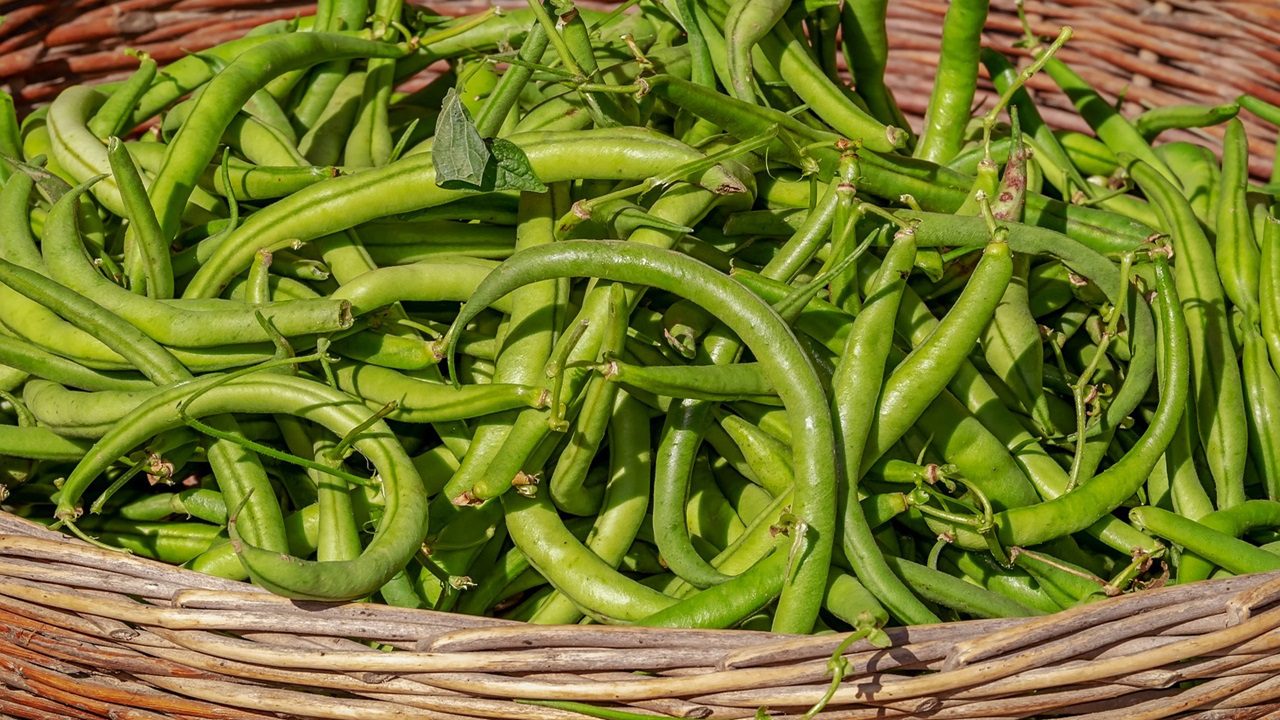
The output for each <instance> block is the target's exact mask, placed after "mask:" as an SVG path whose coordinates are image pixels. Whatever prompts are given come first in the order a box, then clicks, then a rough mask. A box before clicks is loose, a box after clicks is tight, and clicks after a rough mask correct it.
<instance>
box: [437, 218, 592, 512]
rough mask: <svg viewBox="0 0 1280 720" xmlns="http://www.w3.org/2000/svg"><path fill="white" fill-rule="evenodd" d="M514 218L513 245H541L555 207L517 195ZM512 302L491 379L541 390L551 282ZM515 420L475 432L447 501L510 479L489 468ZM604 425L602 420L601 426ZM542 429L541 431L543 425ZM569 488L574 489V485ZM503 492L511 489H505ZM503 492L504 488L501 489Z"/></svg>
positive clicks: (551, 327) (552, 323)
mask: <svg viewBox="0 0 1280 720" xmlns="http://www.w3.org/2000/svg"><path fill="white" fill-rule="evenodd" d="M517 217H518V218H519V220H520V224H519V225H518V227H517V229H516V244H517V245H519V246H520V247H521V248H525V247H535V246H539V245H544V244H547V243H550V242H552V241H553V240H554V238H555V235H554V230H553V224H554V217H555V208H554V207H553V201H552V197H551V195H550V194H549V193H547V194H531V193H522V195H521V200H520V205H519V209H518V212H517ZM473 289H474V288H473ZM469 295H470V293H468V297H469ZM517 298H519V300H520V302H518V303H516V302H515V300H516V299H517ZM459 299H466V298H465V297H463V298H459ZM512 301H513V302H512V306H511V308H509V309H510V311H511V316H510V318H509V320H508V327H509V328H510V330H509V335H508V337H507V338H506V340H505V341H504V343H503V345H504V347H503V349H502V350H501V352H500V353H499V355H498V371H497V378H496V379H497V380H499V381H503V382H514V383H521V384H529V385H541V384H543V383H544V382H545V380H546V378H545V373H544V369H545V367H546V364H547V362H548V361H549V360H550V358H551V357H552V352H553V348H554V346H555V335H556V329H557V326H556V318H555V313H554V307H555V305H556V302H557V291H556V286H555V283H553V282H543V283H540V284H537V285H530V286H527V287H522V288H520V289H519V291H517V293H513V297H512ZM559 402H560V399H559V398H558V397H555V396H553V395H552V394H550V393H549V396H548V404H549V405H551V406H552V407H553V409H554V406H555V405H556V403H559ZM606 410H608V411H609V412H610V414H611V412H612V403H611V402H609V403H605V404H604V407H603V408H601V407H595V411H597V412H599V413H601V414H603V413H604V411H606ZM519 417H520V414H518V413H512V414H505V415H500V416H497V417H495V418H491V419H489V420H488V421H486V422H482V423H480V424H479V425H478V426H477V427H476V432H475V450H472V451H469V452H468V453H467V455H466V456H465V457H463V458H462V465H461V466H460V467H459V469H458V472H457V473H455V474H454V475H453V477H451V478H450V480H449V483H448V485H446V487H445V493H446V495H447V496H448V497H449V499H450V500H453V501H455V502H456V499H457V498H459V497H460V496H462V495H464V494H465V493H470V492H473V488H474V486H475V485H476V484H477V483H478V482H479V478H480V477H482V476H485V475H488V476H489V477H491V478H493V479H494V481H495V482H502V481H506V482H509V481H510V480H511V479H512V477H513V476H514V474H515V472H514V471H513V472H512V473H511V474H510V475H508V476H506V477H501V476H497V475H495V474H494V473H493V471H492V470H490V465H491V463H492V461H493V460H494V459H495V456H496V455H497V454H499V453H501V452H503V446H504V444H505V442H506V440H507V439H508V437H509V436H510V434H511V432H512V430H513V426H514V424H515V423H516V421H517V420H518V418H519ZM606 422H607V421H604V420H601V425H603V424H605V423H606ZM541 425H542V426H545V421H544V422H543V423H541ZM597 429H600V428H599V426H597ZM512 459H513V461H514V462H518V463H521V464H522V463H523V458H519V459H517V458H514V457H513V458H512ZM520 469H521V467H520V466H519V465H517V466H516V467H515V470H517V471H518V470H520ZM566 469H567V468H566ZM581 469H582V470H583V471H584V472H583V473H582V474H581V475H580V477H581V479H582V480H584V481H585V478H586V474H585V470H586V468H581ZM564 480H565V477H564V476H563V475H562V476H561V477H560V479H559V482H557V483H556V485H557V487H556V489H555V490H552V491H550V492H551V493H553V495H552V497H553V498H554V497H561V498H562V499H563V495H562V494H561V493H560V492H559V490H560V486H563V485H564V484H565V482H564ZM569 484H570V485H573V484H574V483H569ZM506 487H510V486H509V485H507V486H506ZM505 489H506V488H505V487H504V488H503V490H505ZM584 500H587V501H588V503H589V502H590V498H589V497H588V498H584ZM574 507H575V508H579V509H580V506H579V504H578V503H574Z"/></svg>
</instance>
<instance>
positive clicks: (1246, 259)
mask: <svg viewBox="0 0 1280 720" xmlns="http://www.w3.org/2000/svg"><path fill="white" fill-rule="evenodd" d="M1248 179H1249V145H1248V140H1247V138H1246V137H1245V133H1244V123H1242V122H1241V121H1240V120H1238V119H1232V120H1231V121H1229V122H1228V123H1227V132H1226V135H1225V136H1224V137H1223V139H1222V175H1221V177H1220V179H1219V185H1218V188H1219V189H1218V213H1217V217H1216V218H1215V220H1216V221H1217V222H1216V225H1215V228H1216V230H1217V236H1218V237H1217V243H1216V244H1215V245H1214V251H1215V258H1216V259H1217V262H1218V275H1219V276H1220V277H1221V278H1222V289H1223V290H1225V291H1226V293H1227V298H1229V299H1230V300H1231V303H1232V304H1233V305H1235V306H1236V307H1238V308H1240V309H1241V310H1242V311H1243V312H1244V316H1245V320H1247V321H1248V322H1250V323H1256V322H1258V320H1259V316H1258V313H1259V310H1258V298H1259V294H1258V283H1259V275H1258V268H1259V265H1260V263H1261V258H1260V256H1259V252H1258V244H1257V242H1256V240H1255V238H1254V237H1253V225H1252V223H1251V222H1250V216H1249V208H1248V206H1247V205H1246V204H1245V190H1246V186H1247V184H1248Z"/></svg>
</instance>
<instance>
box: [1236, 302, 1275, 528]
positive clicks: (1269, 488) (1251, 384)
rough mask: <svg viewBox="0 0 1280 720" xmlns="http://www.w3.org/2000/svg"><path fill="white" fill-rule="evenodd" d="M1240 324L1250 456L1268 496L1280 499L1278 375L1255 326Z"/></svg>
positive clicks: (1247, 323)
mask: <svg viewBox="0 0 1280 720" xmlns="http://www.w3.org/2000/svg"><path fill="white" fill-rule="evenodd" d="M1242 325H1243V326H1244V329H1243V330H1242V331H1241V334H1242V335H1243V336H1244V338H1243V344H1244V371H1243V373H1242V376H1243V379H1244V389H1245V405H1246V407H1247V408H1248V410H1249V415H1248V420H1249V439H1248V443H1249V455H1250V457H1252V458H1253V463H1254V466H1255V467H1256V468H1257V470H1258V474H1259V475H1260V476H1261V477H1262V479H1263V482H1264V483H1265V486H1266V493H1267V497H1269V498H1271V499H1272V500H1277V499H1280V377H1277V376H1276V371H1275V370H1274V369H1273V368H1272V366H1271V363H1270V362H1269V361H1268V359H1267V344H1266V341H1265V340H1263V339H1262V335H1260V334H1259V333H1258V330H1257V328H1256V327H1255V326H1254V324H1253V323H1252V322H1248V321H1246V322H1244V323H1242ZM1223 509H1225V508H1223Z"/></svg>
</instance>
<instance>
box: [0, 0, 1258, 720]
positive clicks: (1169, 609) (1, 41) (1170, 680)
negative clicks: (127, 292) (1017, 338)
mask: <svg viewBox="0 0 1280 720" xmlns="http://www.w3.org/2000/svg"><path fill="white" fill-rule="evenodd" d="M517 4H518V3H517ZM310 7H311V4H310V3H302V2H290V1H284V2H251V1H250V0H180V1H179V2H174V1H173V0H124V1H123V2H117V3H108V2H103V0H61V1H60V2H49V3H7V4H0V14H4V15H5V16H6V21H5V22H4V24H3V25H0V83H3V84H4V86H5V87H6V88H7V89H8V90H10V91H11V92H12V93H13V94H14V95H15V97H16V98H17V99H18V100H19V102H20V104H22V105H24V106H27V107H29V106H31V105H34V104H39V103H42V102H47V101H48V100H49V99H51V98H52V97H53V96H54V95H56V93H57V92H58V91H60V90H61V89H62V88H64V87H66V86H67V85H68V84H72V83H80V82H87V81H96V80H102V79H108V78H114V77H118V76H120V75H122V74H124V73H127V72H129V71H130V70H131V69H132V68H133V67H134V66H135V65H136V60H134V59H132V58H130V57H129V56H127V55H125V54H123V53H122V52H120V50H121V48H123V47H130V48H136V49H138V50H143V51H146V52H148V53H149V54H151V55H152V56H153V57H154V58H156V59H157V60H158V61H160V62H162V63H163V62H165V61H168V60H171V59H173V58H175V57H177V56H178V55H180V54H185V53H188V52H192V51H198V50H200V49H203V48H205V47H209V46H211V45H214V44H217V43H219V42H223V41H226V40H228V39H231V38H233V37H236V36H239V35H240V34H242V33H243V32H244V31H245V30H247V29H248V28H249V27H251V26H253V25H256V24H259V23H261V22H264V21H267V20H272V19H281V18H291V17H294V16H297V15H299V14H302V13H304V12H307V11H309V8H310ZM478 7H479V4H478V3H475V2H470V1H469V2H460V3H454V2H442V3H438V4H437V5H436V7H435V9H436V10H438V11H442V12H446V13H450V14H460V13H464V12H471V11H474V10H476V9H477V8H478ZM1027 9H1028V11H1029V13H1030V16H1031V19H1032V22H1033V25H1034V28H1035V30H1036V31H1037V32H1039V33H1041V34H1043V35H1052V34H1053V33H1055V32H1056V31H1057V29H1058V28H1059V27H1060V26H1061V25H1064V24H1070V25H1072V26H1073V27H1074V28H1075V29H1076V39H1075V40H1073V41H1072V43H1071V44H1070V45H1069V46H1068V48H1067V49H1065V50H1064V51H1063V55H1062V57H1063V58H1064V59H1065V60H1067V62H1069V63H1070V64H1071V65H1072V66H1073V67H1075V68H1076V69H1077V70H1078V71H1079V72H1080V73H1081V74H1082V75H1084V76H1085V77H1086V79H1087V80H1089V81H1090V82H1091V83H1093V84H1094V85H1095V86H1097V87H1098V88H1099V89H1100V90H1102V91H1103V92H1104V93H1107V94H1109V95H1111V96H1113V97H1119V96H1123V97H1124V103H1123V105H1122V107H1123V109H1124V110H1125V112H1126V113H1127V114H1136V113H1137V112H1140V111H1141V110H1142V109H1143V108H1145V107H1148V106H1151V105H1154V104H1161V105H1163V104H1170V103H1176V102H1202V103H1212V102H1220V101H1224V100H1230V99H1233V98H1234V97H1235V96H1236V95H1238V94H1239V93H1240V92H1250V93H1253V94H1256V95H1258V96H1259V97H1262V98H1263V99H1265V100H1268V101H1270V102H1273V103H1280V5H1277V4H1276V3H1275V2H1274V0H1271V1H1266V0H1259V1H1256V2H1244V1H1237V0H1223V1H1221V2H1191V1H1189V0H1171V1H1169V2H1157V3H1152V2H1148V1H1147V0H1112V1H1110V2H1099V1H1098V0H1065V1H1062V2H1056V3H1044V2H1028V3H1027ZM944 11H945V2H943V1H942V0H894V2H893V3H891V4H890V37H891V38H892V39H893V49H892V52H891V54H890V72H891V74H892V77H891V79H890V83H889V84H890V86H891V87H893V88H894V89H895V91H896V92H897V94H898V100H899V101H900V103H901V104H902V105H903V108H904V110H906V112H907V113H908V116H909V117H910V118H911V119H912V121H913V123H916V126H917V127H918V126H919V125H918V123H919V121H920V115H921V114H922V113H923V111H924V108H925V105H926V103H927V95H928V92H929V91H930V89H931V83H932V76H933V68H934V66H936V62H937V52H938V51H937V48H938V37H939V25H940V21H941V17H942V14H943V12H944ZM1020 33H1021V30H1020V25H1019V23H1018V21H1017V19H1016V17H1015V16H1014V13H1013V2H1012V0H995V2H993V4H992V14H991V18H990V20H989V22H988V41H989V43H990V44H991V45H992V46H993V47H996V48H998V49H1000V50H1003V51H1005V52H1008V53H1010V54H1012V55H1019V54H1020V53H1021V52H1022V51H1020V50H1018V49H1016V48H1014V47H1013V43H1014V42H1016V40H1017V39H1018V37H1019V36H1020ZM1031 87H1032V89H1033V91H1034V92H1035V93H1036V95H1037V98H1036V99H1037V103H1038V104H1039V105H1040V106H1041V107H1042V112H1043V114H1044V115H1045V117H1046V120H1048V122H1050V123H1051V124H1053V125H1055V126H1057V127H1062V128H1070V129H1084V128H1083V126H1082V125H1081V124H1080V120H1079V118H1078V117H1076V116H1075V115H1074V113H1073V112H1071V111H1070V110H1069V105H1068V104H1067V102H1066V99H1065V97H1063V96H1062V95H1061V94H1060V93H1058V92H1057V91H1056V89H1055V88H1054V87H1053V86H1052V83H1051V82H1049V81H1048V79H1047V78H1043V77H1041V78H1036V79H1034V80H1033V81H1032V83H1031ZM981 97H983V98H984V100H983V102H989V96H987V95H982V96H981ZM1242 117H1243V119H1244V120H1245V121H1246V123H1247V124H1248V125H1249V135H1250V140H1251V148H1250V149H1251V154H1252V160H1253V162H1252V169H1253V171H1254V173H1255V175H1258V176H1262V175H1263V173H1264V172H1265V171H1266V170H1267V169H1268V168H1269V167H1270V164H1271V157H1272V154H1273V153H1274V149H1275V148H1274V146H1275V141H1276V132H1275V129H1274V128H1271V127H1269V126H1266V125H1265V124H1263V123H1261V122H1260V121H1258V120H1257V119H1256V118H1253V117H1251V116H1247V115H1242ZM1218 136H1219V133H1218V132H1217V131H1215V130H1208V131H1195V132H1193V133H1183V134H1177V133H1168V134H1167V135H1166V136H1163V138H1167V139H1187V138H1190V139H1193V140H1195V141H1197V142H1202V143H1206V144H1209V145H1210V146H1213V145H1214V143H1215V142H1216V138H1217V137H1218ZM1277 601H1280V573H1277V574H1270V575H1257V576H1250V577H1242V578H1232V579H1228V580H1222V581H1214V582H1208V583H1201V584H1197V585H1193V586H1183V587H1174V588H1167V589H1160V590H1152V591H1148V592H1144V593H1140V594H1135V595H1129V596H1125V597H1121V598H1116V599H1111V600H1105V601H1101V602H1098V603H1095V604H1092V605H1088V606H1084V607H1081V608H1077V609H1075V610H1071V611H1068V612H1064V613H1060V614H1058V615H1054V616H1050V617H1044V618H1034V619H1017V620H998V621H974V622H964V623H951V624H947V625H940V626H931V627H916V628H910V629H896V630H891V631H890V632H889V636H890V638H891V639H892V641H893V646H892V647H891V648H889V649H877V648H874V647H872V646H871V645H869V644H867V643H866V642H865V641H862V642H858V643H856V644H854V645H852V646H851V647H850V648H849V649H848V651H847V652H846V654H845V658H846V660H847V661H848V663H849V671H848V674H847V675H846V677H845V679H844V682H843V683H842V684H841V686H840V689H839V690H838V692H837V693H836V695H835V697H834V698H833V700H832V702H831V703H830V704H829V705H828V706H827V708H826V709H825V710H824V711H823V712H822V713H821V714H820V715H819V716H818V717H821V718H844V719H847V720H860V719H862V718H868V719H870V718H895V717H929V718H938V719H939V720H941V719H942V718H1018V717H1030V716H1046V715H1047V716H1071V717H1089V718H1117V719H1123V720H1138V719H1139V718H1163V717H1173V716H1180V717H1200V718H1263V717H1266V718H1280V652H1278V649H1280V604H1278V603H1277ZM841 639H842V636H820V637H785V636H776V635H770V634H767V633H753V632H743V631H715V632H706V631H662V630H644V629H631V628H606V627H596V626H573V627H569V628H555V627H537V626H528V625H524V624H520V623H512V622H506V621H501V620H492V619H486V618H476V617H469V616H459V615H449V614H439V613H433V612H426V611H406V610H400V609H396V608H390V607H385V606H377V605H366V604H348V605H323V604H317V603H294V602H291V601H287V600H283V599H281V598H277V597H275V596H272V595H270V594H267V593H265V592H263V591H261V590H259V589H257V588H254V587H252V586H250V585H246V584H243V583H235V582H230V581H224V580H220V579H217V578H210V577H206V576H202V575H197V574H195V573H191V572H187V571H184V570H180V569H176V568H171V567H167V566H163V565H160V564H157V563H152V562H149V561H145V560H140V559H138V558H134V557H128V556H123V555H118V554H114V553H109V552H105V551H100V550H97V549H94V548H91V547H89V546H86V545H84V544H82V543H79V542H77V541H73V540H68V539H66V538H64V537H62V536H60V535H57V534H54V533H49V532H48V531H46V530H44V529H43V528H41V527H39V526H36V525H33V524H30V523H28V522H26V521H23V520H19V519H17V518H13V517H11V516H6V515H3V514H0V717H8V716H12V717H20V718H33V719H36V720H53V719H57V720H64V719H66V718H102V717H110V718H129V719H135V718H136V719H138V720H155V719H157V718H228V719H237V720H238V719H242V718H243V719H248V718H276V717H300V718H362V719H364V718H372V719H380V718H410V717H413V718H480V717H489V718H535V719H537V718H546V719H548V720H561V719H563V720H571V719H574V718H579V719H580V718H581V717H582V715H579V714H576V713H572V712H568V711H565V710H561V709H556V708H551V707H545V706H540V705H530V704H524V703H519V702H517V699H558V700H578V701H587V702H592V703H594V704H597V705H604V706H613V707H618V708H620V709H625V710H627V711H629V712H635V713H651V714H656V715H659V716H663V717H667V716H669V717H690V718H699V717H711V718H747V717H752V716H753V715H754V714H755V712H756V708H758V707H761V706H767V707H768V708H770V710H771V712H773V713H776V714H778V715H779V716H781V717H798V716H799V715H800V714H802V713H804V712H805V710H806V709H808V708H809V707H811V706H812V705H813V704H814V703H815V702H817V701H818V699H819V698H821V697H822V695H823V694H824V692H825V691H826V690H827V687H828V686H829V684H830V678H831V671H830V668H829V665H828V659H829V657H830V655H831V653H832V652H833V651H834V650H835V648H836V647H837V645H838V644H839V642H840V641H841ZM385 647H389V648H394V649H395V650H396V652H390V653H388V652H385V651H384V650H383V649H382V648H385ZM636 671H644V674H637V673H636ZM1193 681H1194V682H1193Z"/></svg>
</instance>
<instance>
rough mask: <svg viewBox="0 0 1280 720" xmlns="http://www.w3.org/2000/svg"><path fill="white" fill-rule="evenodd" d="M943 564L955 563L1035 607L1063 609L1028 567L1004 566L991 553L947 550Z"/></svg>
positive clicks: (970, 576) (969, 574)
mask: <svg viewBox="0 0 1280 720" xmlns="http://www.w3.org/2000/svg"><path fill="white" fill-rule="evenodd" d="M953 560H954V563H953V562H952V561H953ZM940 564H946V565H948V566H954V567H955V569H956V570H957V571H958V572H960V573H962V574H963V575H964V576H965V577H966V578H968V579H970V580H972V581H974V582H976V583H978V585H980V586H982V587H985V588H986V589H988V590H990V591H992V592H994V593H997V594H999V595H1003V596H1005V597H1007V598H1010V599H1011V600H1014V601H1015V602H1018V603H1020V604H1022V605H1024V606H1026V607H1029V608H1032V609H1034V610H1039V611H1040V612H1044V613H1055V612H1057V611H1059V610H1062V609H1064V608H1063V607H1062V606H1061V605H1058V604H1057V603H1056V602H1054V601H1053V599H1052V598H1050V597H1049V596H1048V595H1047V594H1046V593H1045V592H1044V590H1043V589H1041V588H1040V587H1039V586H1038V585H1037V584H1036V582H1035V580H1033V579H1031V577H1030V576H1029V575H1027V573H1026V571H1025V570H1022V569H1020V568H1005V567H1004V566H1002V565H1000V564H999V563H997V562H996V561H995V560H994V559H992V558H991V557H990V556H989V555H982V554H979V553H974V552H969V551H965V550H962V551H960V552H958V553H956V554H955V555H948V554H944V555H943V556H942V560H941V563H940Z"/></svg>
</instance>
